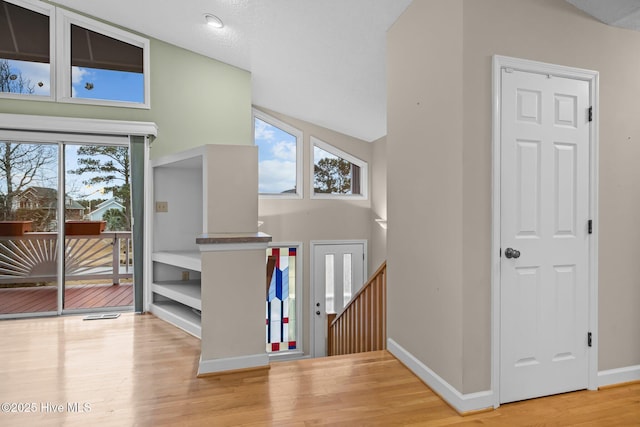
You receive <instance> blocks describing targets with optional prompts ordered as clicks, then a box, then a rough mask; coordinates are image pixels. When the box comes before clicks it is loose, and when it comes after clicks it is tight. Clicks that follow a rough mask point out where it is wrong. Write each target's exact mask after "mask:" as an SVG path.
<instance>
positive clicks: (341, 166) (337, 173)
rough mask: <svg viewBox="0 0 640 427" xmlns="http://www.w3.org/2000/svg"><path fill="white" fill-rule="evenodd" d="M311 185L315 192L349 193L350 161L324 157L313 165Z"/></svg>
mask: <svg viewBox="0 0 640 427" xmlns="http://www.w3.org/2000/svg"><path fill="white" fill-rule="evenodd" d="M313 187H314V189H315V192H316V193H325V194H349V193H351V162H349V161H347V160H344V159H338V158H331V157H324V158H322V159H320V161H318V163H316V164H315V165H314V167H313Z"/></svg>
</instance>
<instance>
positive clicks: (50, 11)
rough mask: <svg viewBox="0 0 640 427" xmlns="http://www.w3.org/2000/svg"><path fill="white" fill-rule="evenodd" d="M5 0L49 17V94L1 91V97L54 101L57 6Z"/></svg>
mask: <svg viewBox="0 0 640 427" xmlns="http://www.w3.org/2000/svg"><path fill="white" fill-rule="evenodd" d="M4 1H6V2H7V3H11V4H14V5H16V6H20V7H22V8H25V9H28V10H31V11H33V12H36V13H40V14H42V15H46V16H48V17H49V95H34V94H28V93H11V92H0V98H2V99H21V100H32V101H49V102H53V101H55V100H56V89H57V88H56V86H57V84H56V80H57V78H56V71H57V66H56V63H57V61H56V55H55V52H56V31H57V29H56V13H57V7H55V6H54V5H51V4H48V3H44V2H41V1H31V0H4Z"/></svg>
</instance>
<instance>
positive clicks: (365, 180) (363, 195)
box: [309, 136, 369, 200]
mask: <svg viewBox="0 0 640 427" xmlns="http://www.w3.org/2000/svg"><path fill="white" fill-rule="evenodd" d="M315 147H318V148H320V149H321V150H324V151H326V152H328V153H330V154H333V155H334V156H336V157H340V158H341V159H344V160H346V161H348V162H350V163H351V164H354V165H356V166H358V167H359V168H360V194H327V193H316V191H315V186H314V182H315ZM309 165H310V167H309V177H310V179H309V181H310V183H309V191H310V193H309V194H310V197H311V198H312V199H349V200H368V198H369V163H368V162H366V161H364V160H362V159H360V158H358V157H355V156H353V155H351V154H349V153H347V152H345V151H342V150H341V149H339V148H337V147H335V146H333V145H331V144H329V143H327V142H324V141H322V140H320V139H318V138H316V137H314V136H311V154H310V156H309Z"/></svg>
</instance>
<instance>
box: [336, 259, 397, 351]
mask: <svg viewBox="0 0 640 427" xmlns="http://www.w3.org/2000/svg"><path fill="white" fill-rule="evenodd" d="M327 319H328V323H329V326H328V327H329V330H328V339H327V342H328V345H327V354H328V355H329V356H335V355H339V354H352V353H362V352H365V351H376V350H384V349H386V348H387V263H386V262H385V263H383V264H382V265H381V266H380V268H378V270H377V271H376V272H375V273H374V274H373V276H371V278H370V279H369V281H368V282H367V283H366V284H365V285H364V286H363V287H362V288H361V289H360V290H359V291H358V292H357V293H356V294H355V296H354V297H353V298H352V299H351V301H349V303H348V304H347V306H346V307H345V308H344V310H342V312H341V313H339V314H337V315H336V314H333V315H331V314H330V315H328V316H327Z"/></svg>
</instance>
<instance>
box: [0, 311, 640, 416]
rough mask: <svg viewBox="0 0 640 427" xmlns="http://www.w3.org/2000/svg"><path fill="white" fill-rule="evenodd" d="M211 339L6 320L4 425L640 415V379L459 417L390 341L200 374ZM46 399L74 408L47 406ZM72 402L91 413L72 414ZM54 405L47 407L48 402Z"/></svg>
mask: <svg viewBox="0 0 640 427" xmlns="http://www.w3.org/2000/svg"><path fill="white" fill-rule="evenodd" d="M199 355H200V342H199V340H197V339H196V338H194V337H192V336H190V335H188V334H186V333H184V332H183V331H181V330H179V329H177V328H174V327H173V326H171V325H169V324H168V323H165V322H163V321H161V320H159V319H157V318H155V317H153V316H151V315H133V314H125V315H122V316H120V318H118V319H113V320H99V321H91V322H87V321H83V320H82V317H79V316H68V317H61V318H47V319H25V320H8V321H1V322H0V360H1V361H2V363H0V402H15V403H19V402H22V403H24V402H34V403H36V404H37V405H38V407H37V408H38V411H37V412H36V413H32V414H26V413H1V412H0V425H2V426H4V425H7V426H34V425H37V426H60V425H63V426H87V425H91V426H103V425H104V426H132V425H136V426H278V427H280V426H285V427H289V426H291V427H294V426H295V427H297V426H314V425H329V426H394V425H405V426H481V425H486V426H527V425H532V426H533V425H537V426H545V425H548V426H556V425H557V426H565V425H582V426H592V425H606V426H616V425H620V426H629V425H639V424H640V384H629V385H626V386H624V387H617V388H611V389H607V390H601V391H598V392H593V391H581V392H576V393H568V394H563V395H559V396H552V397H547V398H542V399H535V400H531V401H526V402H518V403H513V404H508V405H503V406H502V407H500V408H499V409H498V410H496V411H490V412H486V413H479V414H474V415H471V416H467V417H461V416H459V415H458V414H457V413H456V412H455V411H454V410H453V409H451V408H450V407H449V406H448V405H447V404H446V403H444V402H443V401H442V400H441V399H440V398H439V397H438V396H437V395H435V394H434V393H433V392H432V391H431V390H430V389H429V388H428V387H426V386H425V385H424V384H423V383H422V382H421V381H420V380H419V379H418V378H417V377H415V376H414V375H413V374H412V373H411V372H410V371H409V370H408V369H407V368H406V367H404V366H403V365H402V364H401V363H400V362H398V361H397V360H396V359H395V358H394V357H393V356H392V355H391V354H389V353H388V352H386V351H380V352H372V353H362V354H358V355H349V356H337V357H331V358H324V359H307V360H301V361H293V362H279V363H273V364H272V365H271V369H269V370H259V371H250V372H239V373H234V374H228V375H220V376H212V377H204V378H197V377H196V372H197V368H198V359H199ZM47 403H51V404H55V405H63V406H65V408H64V409H65V411H64V413H52V412H51V411H49V412H47V411H46V409H47V408H48V406H47ZM68 403H72V404H74V403H79V404H84V403H88V404H89V405H90V408H91V411H90V412H87V413H71V412H69V411H68V409H67V407H66V405H67V404H68ZM43 405H44V406H43Z"/></svg>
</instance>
